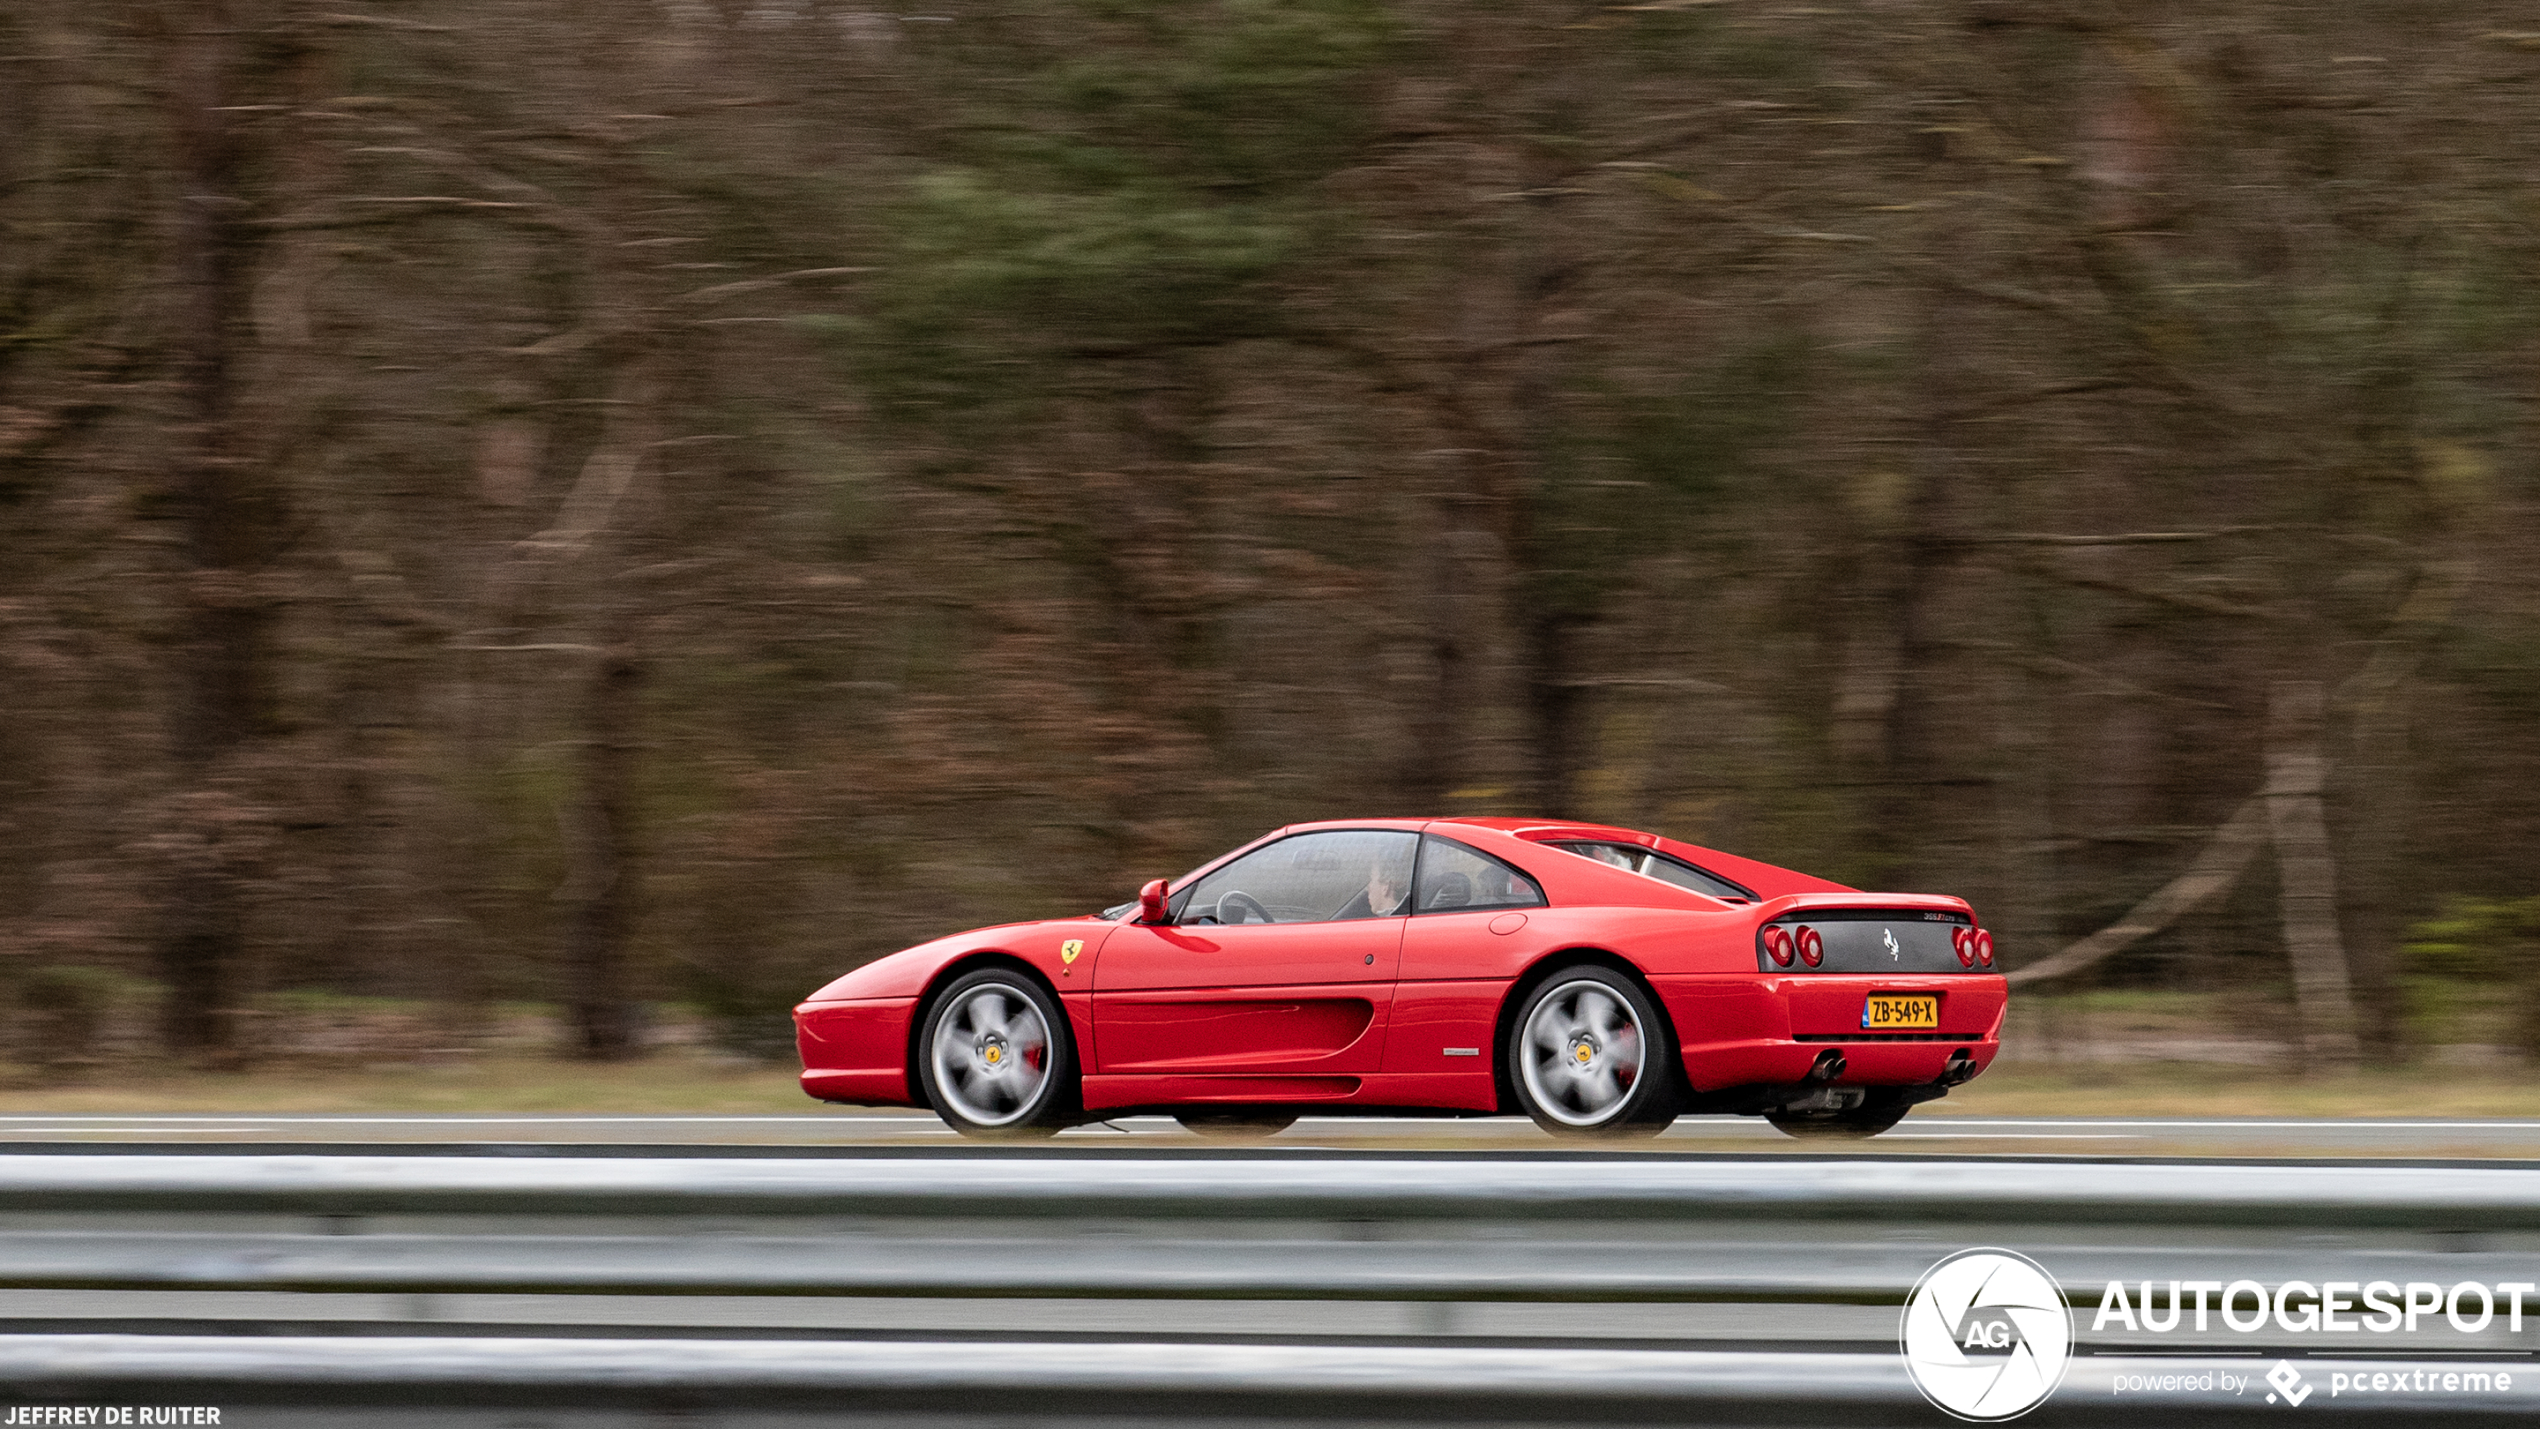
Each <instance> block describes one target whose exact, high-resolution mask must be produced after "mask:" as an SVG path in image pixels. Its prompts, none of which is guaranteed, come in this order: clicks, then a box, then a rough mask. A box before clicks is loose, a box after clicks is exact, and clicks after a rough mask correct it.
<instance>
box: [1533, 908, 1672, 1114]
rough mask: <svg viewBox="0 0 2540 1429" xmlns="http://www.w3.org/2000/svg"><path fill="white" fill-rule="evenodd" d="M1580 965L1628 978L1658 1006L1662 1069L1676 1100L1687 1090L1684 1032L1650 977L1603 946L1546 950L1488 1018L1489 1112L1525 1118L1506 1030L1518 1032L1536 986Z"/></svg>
mask: <svg viewBox="0 0 2540 1429" xmlns="http://www.w3.org/2000/svg"><path fill="white" fill-rule="evenodd" d="M1583 964H1593V965H1595V966H1597V967H1601V968H1606V969H1609V970H1611V971H1614V972H1617V973H1620V974H1622V975H1623V976H1624V977H1626V978H1629V979H1630V980H1631V981H1632V983H1633V984H1634V985H1635V986H1637V987H1638V988H1639V989H1640V990H1641V991H1642V992H1643V993H1644V994H1646V995H1647V996H1648V998H1649V1003H1650V1006H1652V1007H1655V1008H1657V1009H1658V1015H1659V1016H1660V1017H1661V1018H1664V1019H1665V1020H1666V1024H1667V1026H1666V1032H1667V1042H1668V1047H1667V1057H1666V1065H1665V1066H1664V1067H1663V1068H1661V1069H1660V1073H1661V1075H1663V1076H1665V1077H1666V1078H1667V1079H1668V1080H1669V1081H1670V1083H1672V1085H1673V1090H1674V1092H1675V1095H1676V1096H1677V1098H1678V1099H1679V1100H1681V1099H1682V1098H1683V1096H1684V1094H1685V1092H1686V1090H1687V1087H1686V1084H1685V1072H1684V1032H1683V1029H1681V1028H1679V1027H1677V1026H1676V1014H1675V1011H1674V1010H1673V1009H1671V1008H1669V1007H1668V1006H1667V1000H1666V999H1665V998H1663V997H1660V996H1659V995H1658V989H1656V988H1654V987H1652V986H1650V984H1649V977H1648V975H1647V974H1646V973H1643V972H1642V971H1641V970H1640V969H1639V968H1638V967H1636V966H1634V965H1633V963H1632V961H1631V960H1630V959H1629V958H1626V957H1623V956H1621V955H1620V954H1618V953H1609V952H1607V951H1605V950H1604V949H1603V948H1563V949H1560V950H1559V951H1557V952H1550V953H1546V954H1544V955H1543V956H1542V957H1539V958H1537V959H1535V960H1534V961H1533V962H1532V963H1530V964H1528V965H1527V967H1526V970H1525V971H1524V972H1522V973H1519V974H1518V975H1517V979H1516V981H1514V982H1511V983H1510V984H1509V985H1508V992H1507V994H1506V995H1505V996H1503V997H1501V998H1500V1000H1499V1015H1498V1016H1497V1017H1495V1018H1493V1019H1492V1021H1491V1095H1492V1098H1493V1100H1494V1102H1495V1103H1496V1105H1495V1106H1494V1108H1493V1110H1495V1111H1496V1112H1497V1113H1498V1114H1499V1115H1501V1116H1523V1115H1525V1111H1526V1107H1525V1103H1523V1102H1521V1101H1519V1100H1518V1099H1517V1069H1516V1068H1514V1067H1511V1066H1509V1065H1508V1034H1509V1033H1510V1032H1512V1031H1514V1030H1516V1026H1517V1009H1519V1008H1520V1007H1523V1006H1525V1003H1526V999H1527V998H1529V997H1531V996H1533V995H1534V990H1535V989H1536V988H1538V987H1541V986H1542V985H1543V984H1544V981H1545V979H1547V978H1550V977H1552V976H1553V975H1555V974H1557V973H1560V972H1563V971H1565V970H1567V969H1570V968H1574V967H1579V966H1581V965H1583Z"/></svg>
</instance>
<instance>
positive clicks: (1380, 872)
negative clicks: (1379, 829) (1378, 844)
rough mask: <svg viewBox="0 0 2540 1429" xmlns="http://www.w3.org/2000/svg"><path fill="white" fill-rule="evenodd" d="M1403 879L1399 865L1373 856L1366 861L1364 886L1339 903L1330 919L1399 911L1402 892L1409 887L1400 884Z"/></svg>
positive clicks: (1383, 915)
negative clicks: (1336, 911) (1370, 860)
mask: <svg viewBox="0 0 2540 1429" xmlns="http://www.w3.org/2000/svg"><path fill="white" fill-rule="evenodd" d="M1405 881H1406V880H1405V879H1404V878H1403V876H1402V870H1401V869H1399V868H1396V867H1394V866H1392V864H1391V863H1389V862H1388V861H1387V860H1385V859H1383V858H1377V859H1375V860H1373V861H1372V862H1370V863H1369V864H1368V865H1367V886H1366V887H1365V888H1363V889H1361V890H1359V892H1358V893H1357V894H1356V895H1355V896H1354V897H1352V898H1351V899H1350V900H1349V901H1348V902H1347V903H1344V904H1342V905H1341V911H1339V912H1338V913H1335V914H1333V915H1332V918H1333V921H1335V922H1338V921H1340V920H1342V919H1345V918H1390V917H1392V916H1393V915H1395V914H1396V913H1399V912H1401V911H1402V905H1403V901H1404V895H1405V894H1406V893H1408V892H1409V891H1410V890H1408V889H1406V888H1404V887H1403V886H1402V885H1403V883H1404V882H1405Z"/></svg>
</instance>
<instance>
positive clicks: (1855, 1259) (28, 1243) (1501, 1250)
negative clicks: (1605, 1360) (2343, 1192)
mask: <svg viewBox="0 0 2540 1429" xmlns="http://www.w3.org/2000/svg"><path fill="white" fill-rule="evenodd" d="M1863 1229H1864V1230H1865V1231H1868V1230H1874V1229H1875V1228H1874V1227H1865V1228H1863ZM1948 1248H1949V1249H1956V1248H1958V1247H1956V1246H1954V1245H1952V1246H1949V1247H1948ZM2031 1248H2032V1249H2042V1248H2041V1247H2038V1246H2037V1245H2036V1244H2035V1243H2031ZM1938 1253H1940V1252H1938V1251H1936V1250H1935V1249H1934V1247H1933V1246H1932V1244H1930V1243H1928V1242H1925V1243H1918V1244H1905V1245H1898V1244H1895V1243H1891V1242H1882V1241H1879V1240H1876V1239H1871V1238H1868V1237H1867V1236H1863V1237H1859V1238H1846V1239H1844V1240H1841V1241H1834V1242H1827V1241H1817V1242H1814V1243H1803V1242H1799V1241H1795V1240H1793V1239H1791V1238H1788V1237H1776V1238H1774V1239H1773V1240H1771V1241H1767V1242H1764V1243H1757V1242H1756V1241H1755V1240H1754V1239H1752V1238H1751V1237H1750V1238H1747V1239H1725V1238H1710V1237H1705V1238H1702V1239H1698V1240H1685V1239H1676V1240H1653V1239H1650V1238H1647V1237H1637V1236H1630V1235H1617V1236H1614V1237H1611V1238H1607V1239H1598V1240H1575V1239H1574V1240H1562V1241H1552V1242H1545V1241H1524V1242H1520V1241H1509V1240H1494V1241H1476V1240H1471V1239H1435V1238H1432V1239H1425V1240H1382V1241H1370V1240H1334V1239H1328V1238H1308V1237H1297V1236H1282V1237H1278V1238H1245V1239H1233V1238H1228V1239H1208V1240H1202V1239H1191V1238H1183V1237H1172V1236H1164V1237H1130V1236H1104V1237H1101V1238H1098V1239H1092V1240H1088V1239H1086V1238H1082V1237H1070V1238H1055V1237H1046V1236H1036V1237H1028V1238H1003V1237H999V1238H982V1237H980V1236H975V1235H974V1236H943V1235H927V1234H916V1235H905V1234H877V1233H874V1232H870V1231H868V1232H864V1233H860V1234H840V1235H828V1236H766V1235H750V1234H733V1233H729V1232H726V1233H723V1234H714V1235H696V1234H684V1235H682V1234H656V1235H609V1234H597V1235H555V1234H521V1233H518V1232H516V1231H510V1230H505V1229H502V1228H500V1227H489V1228H488V1233H486V1234H482V1235H408V1234H394V1233H391V1234H362V1235H329V1234H317V1233H309V1232H289V1231H285V1232H268V1233H262V1234H251V1233H239V1232H235V1231H222V1230H216V1229H215V1230H204V1231H177V1232H155V1231H154V1232H130V1231H125V1232H61V1231H26V1230H15V1231H0V1288H6V1289H16V1290H33V1289H48V1290H74V1289H76V1290H101V1289H110V1290H229V1291H298V1292H365V1291H367V1292H402V1293H423V1294H430V1293H450V1294H469V1293H472V1294H492V1293H510V1294H561V1295H686V1296H695V1295H829V1296H930V1297H970V1298H989V1297H997V1298H1004V1297H1033V1298H1085V1299H1236V1300H1386V1301H1477V1302H1478V1301H1542V1302H1564V1301H1567V1302H1667V1303H1679V1304H1721V1303H1726V1304H1810V1305H1899V1304H1902V1303H1903V1302H1904V1299H1905V1296H1906V1295H1907V1294H1908V1293H1909V1292H1911V1291H1912V1289H1913V1287H1914V1283H1915V1281H1916V1280H1917V1279H1919V1278H1920V1277H1921V1275H1922V1273H1923V1272H1924V1271H1925V1270H1927V1269H1928V1268H1929V1267H1930V1265H1931V1263H1932V1261H1933V1260H1934V1259H1936V1258H1937V1255H1938ZM2045 1253H2048V1254H2049V1256H2050V1258H2051V1260H2052V1262H2053V1264H2054V1267H2055V1270H2056V1272H2057V1274H2058V1275H2060V1276H2061V1277H2062V1278H2063V1281H2064V1288H2065V1292H2066V1294H2067V1295H2068V1296H2069V1297H2071V1299H2072V1301H2073V1302H2074V1303H2075V1304H2077V1305H2081V1306H2083V1307H2085V1308H2087V1307H2092V1306H2096V1305H2097V1304H2098V1303H2099V1297H2100V1293H2101V1289H2102V1287H2103V1286H2105V1285H2106V1283H2107V1282H2109V1281H2111V1280H2121V1281H2126V1282H2128V1283H2133V1282H2135V1281H2140V1280H2166V1279H2169V1278H2170V1277H2172V1276H2174V1275H2176V1274H2177V1273H2178V1268H2179V1266H2180V1264H2181V1263H2182V1257H2181V1255H2180V1253H2179V1252H2177V1251H2175V1250H2169V1249H2162V1248H2156V1247H2137V1246H2109V1245H2105V1244H2087V1243H2084V1244H2076V1245H2072V1246H2070V1247H2069V1248H2065V1249H2061V1250H2058V1251H2052V1252H2045ZM2193 1264H2194V1265H2195V1267H2196V1273H2197V1274H2199V1275H2204V1276H2208V1277H2210V1278H2213V1279H2216V1280H2219V1281H2222V1282H2226V1283H2227V1282H2230V1281H2234V1280H2256V1281H2260V1282H2262V1283H2265V1284H2277V1283H2281V1282H2284V1281H2288V1280H2299V1279H2305V1278H2315V1277H2316V1276H2317V1275H2318V1274H2319V1266H2320V1264H2321V1252H2320V1251H2318V1250H2317V1249H2313V1248H2299V1249H2249V1248H2232V1247H2204V1248H2200V1249H2199V1250H2197V1251H2196V1252H2195V1254H2194V1256H2193ZM2371 1264H2372V1272H2371V1274H2372V1277H2373V1278H2384V1279H2389V1280H2393V1281H2400V1282H2404V1281H2409V1280H2423V1281H2437V1282H2440V1283H2442V1284H2445V1285H2450V1284H2454V1283H2457V1282H2459V1281H2461V1280H2478V1281H2483V1282H2486V1283H2489V1284H2493V1283H2497V1282H2501V1281H2511V1280H2516V1279H2525V1280H2527V1279H2531V1278H2533V1270H2534V1264H2533V1257H2532V1256H2530V1255H2529V1254H2527V1253H2526V1254H2517V1253H2513V1252H2452V1251H2440V1250H2408V1249H2404V1248H2387V1247H2384V1248H2376V1249H2375V1250H2374V1251H2373V1253H2372V1260H2371Z"/></svg>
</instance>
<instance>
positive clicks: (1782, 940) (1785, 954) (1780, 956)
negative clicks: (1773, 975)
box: [1764, 928, 1791, 968]
mask: <svg viewBox="0 0 2540 1429" xmlns="http://www.w3.org/2000/svg"><path fill="white" fill-rule="evenodd" d="M1764 951H1765V952H1768V953H1770V954H1772V955H1773V964H1774V966H1776V967H1785V968H1786V967H1789V966H1790V952H1791V948H1790V930H1789V929H1787V928H1766V929H1765V930H1764Z"/></svg>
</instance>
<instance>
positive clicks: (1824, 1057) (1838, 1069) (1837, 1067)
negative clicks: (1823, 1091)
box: [1808, 1047, 1972, 1082]
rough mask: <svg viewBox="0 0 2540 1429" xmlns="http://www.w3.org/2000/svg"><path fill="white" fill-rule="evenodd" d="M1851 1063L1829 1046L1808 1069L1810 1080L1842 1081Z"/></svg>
mask: <svg viewBox="0 0 2540 1429" xmlns="http://www.w3.org/2000/svg"><path fill="white" fill-rule="evenodd" d="M1850 1065H1851V1064H1850V1063H1847V1062H1845V1061H1844V1060H1843V1053H1841V1052H1840V1051H1837V1050H1836V1049H1834V1048H1832V1047H1828V1048H1827V1049H1826V1050H1824V1051H1822V1052H1820V1053H1818V1054H1817V1064H1816V1065H1815V1066H1813V1067H1810V1068H1809V1069H1808V1080H1810V1081H1812V1082H1833V1081H1840V1080H1842V1078H1843V1073H1844V1071H1845V1069H1846V1068H1847V1067H1849V1066H1850ZM1971 1075H1972V1074H1971Z"/></svg>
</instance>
